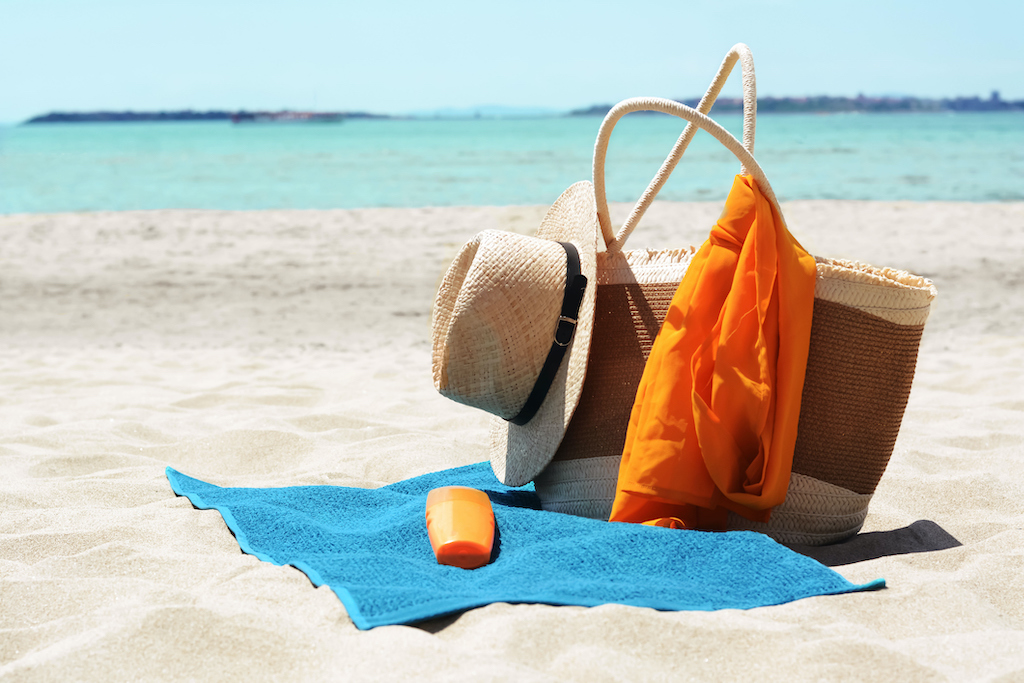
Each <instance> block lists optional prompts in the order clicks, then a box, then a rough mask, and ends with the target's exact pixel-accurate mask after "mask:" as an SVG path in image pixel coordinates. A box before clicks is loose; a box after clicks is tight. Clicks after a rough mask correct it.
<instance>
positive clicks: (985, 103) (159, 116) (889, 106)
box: [25, 90, 1024, 124]
mask: <svg viewBox="0 0 1024 683" xmlns="http://www.w3.org/2000/svg"><path fill="white" fill-rule="evenodd" d="M677 101H678V102H681V103H683V104H686V105H689V106H691V107H696V106H697V103H698V102H699V101H700V100H699V98H691V99H685V100H677ZM611 108H612V105H610V104H595V105H593V106H591V107H586V108H583V109H573V110H572V111H570V112H569V113H568V116H604V115H605V114H607V113H608V111H609V110H610V109H611ZM742 110H743V100H742V99H740V98H738V97H720V98H719V99H718V100H717V101H716V102H715V107H714V111H715V112H716V113H728V112H739V111H742ZM757 111H758V113H759V114H768V113H779V114H797V113H841V112H863V113H892V112H942V111H954V112H975V111H1024V100H1017V101H1008V100H1004V99H1002V98H1000V97H999V91H998V90H994V91H992V94H991V95H990V96H989V97H988V99H982V98H980V97H954V98H947V99H939V100H934V99H921V98H917V97H865V96H864V95H858V96H857V97H828V96H820V97H759V98H758V99H757ZM393 118H410V117H407V116H401V117H398V116H389V115H387V114H371V113H368V112H361V111H350V112H304V111H292V110H283V111H275V112H270V111H244V110H243V111H222V110H215V111H193V110H191V109H185V110H181V111H155V112H136V111H93V112H60V111H57V112H51V113H49V114H44V115H43V116H36V117H34V118H31V119H29V120H28V121H26V122H25V123H32V124H35V123H102V122H133V121H233V122H235V123H246V122H273V123H282V122H310V123H312V122H327V123H337V122H340V121H344V120H346V119H393ZM413 118H416V117H413ZM430 118H445V117H438V116H433V117H430ZM459 118H461V117H459ZM476 118H481V116H480V115H477V116H476ZM483 118H490V117H483ZM526 118H546V116H541V115H537V114H533V115H531V116H527V117H526Z"/></svg>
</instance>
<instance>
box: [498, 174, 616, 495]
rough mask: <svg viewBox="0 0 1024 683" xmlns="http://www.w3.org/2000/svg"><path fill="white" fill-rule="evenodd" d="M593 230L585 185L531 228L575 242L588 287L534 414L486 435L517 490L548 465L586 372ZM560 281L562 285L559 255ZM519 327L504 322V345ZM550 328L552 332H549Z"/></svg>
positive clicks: (590, 194)
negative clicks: (563, 354) (555, 370)
mask: <svg viewBox="0 0 1024 683" xmlns="http://www.w3.org/2000/svg"><path fill="white" fill-rule="evenodd" d="M599 231H600V228H599V227H598V223H597V207H596V205H595V203H594V186H593V185H591V184H590V183H588V182H586V181H582V182H579V183H576V184H575V185H573V186H572V187H570V188H569V189H568V190H566V191H565V192H563V193H562V196H561V197H559V198H558V200H557V201H556V202H555V203H554V205H552V207H551V208H550V209H549V210H548V213H547V215H546V216H545V217H544V220H543V221H542V222H541V225H540V228H538V230H537V238H539V239H542V240H558V241H571V242H573V243H574V244H576V246H577V248H578V249H579V252H580V269H581V271H582V273H583V274H584V275H585V276H586V277H587V283H588V284H587V288H586V292H585V293H584V295H583V302H582V304H581V305H580V312H579V318H578V322H577V324H576V332H575V334H574V335H573V338H572V342H571V343H570V344H569V348H568V350H567V352H566V357H565V358H564V359H563V360H562V364H561V366H560V367H559V369H558V374H557V375H556V376H555V381H554V383H553V384H552V386H551V389H550V390H549V391H548V394H547V397H546V398H545V399H544V403H543V404H541V407H540V410H538V411H537V414H536V415H534V416H533V419H531V420H530V421H529V422H527V423H526V424H525V425H522V426H519V425H514V424H512V423H510V422H506V421H505V420H502V419H498V418H495V420H494V422H493V426H492V428H491V435H490V441H491V467H492V468H493V469H494V474H495V476H497V477H498V479H499V480H500V481H501V482H502V483H504V484H506V485H508V486H522V485H523V484H525V483H527V482H529V481H530V480H532V479H533V478H534V477H536V476H537V475H538V474H539V473H540V471H541V470H543V469H544V467H545V466H546V465H547V464H548V463H549V462H551V458H552V457H553V456H554V454H555V450H556V449H557V448H558V444H559V443H560V442H561V441H562V437H563V436H564V435H565V430H566V428H567V427H568V426H569V423H570V421H571V420H572V416H573V413H574V411H575V410H576V406H577V405H578V403H579V399H580V394H581V393H582V391H583V379H584V376H585V375H586V371H587V354H588V353H589V351H590V340H591V334H592V332H593V325H594V304H595V302H596V300H597V287H596V286H595V285H594V283H596V282H597V263H596V254H597V240H598V239H599V236H600V233H599ZM559 248H561V247H559ZM560 279H561V282H562V285H561V286H562V287H564V283H565V260H564V256H563V260H562V272H561V274H560ZM560 291H561V290H560ZM558 310H559V307H555V311H556V314H555V318H556V319H557V311H558ZM524 325H525V323H524V322H523V321H522V320H520V319H519V318H515V317H512V318H509V319H508V325H507V328H506V330H507V332H506V337H505V343H510V342H511V338H512V337H514V336H517V335H519V334H521V333H522V332H523V327H524ZM551 329H552V331H553V329H554V328H553V327H552V328H551ZM552 339H553V335H552V336H549V337H547V342H546V344H547V346H550V344H551V340H552ZM541 362H543V357H542V358H541ZM534 377H535V378H536V374H535V375H534Z"/></svg>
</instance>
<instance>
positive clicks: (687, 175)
mask: <svg viewBox="0 0 1024 683" xmlns="http://www.w3.org/2000/svg"><path fill="white" fill-rule="evenodd" d="M716 118H717V119H718V120H719V121H720V122H721V123H722V124H723V125H725V126H726V127H727V128H729V129H730V130H731V131H733V133H734V134H736V135H739V132H740V126H741V120H740V117H739V115H728V116H726V115H719V116H716ZM600 122H601V119H600V118H596V117H576V118H570V117H566V118H548V119H518V120H502V119H473V120H349V121H345V122H344V123H341V124H242V125H235V124H231V123H227V122H223V123H222V122H210V123H152V124H150V123H121V124H117V123H111V124H105V123H92V124H47V125H33V126H24V125H21V126H2V127H0V213H22V212H29V213H35V212H60V211H100V210H125V209H161V208H199V209H278V208H285V209H312V208H315V209H326V208H357V207H382V206H383V207H415V206H454V205H508V204H549V203H551V202H552V201H553V200H554V199H555V198H556V197H557V196H558V195H559V194H560V193H561V191H562V190H564V189H565V188H566V187H568V186H569V185H571V184H572V183H574V182H576V181H578V180H585V179H590V176H591V161H592V159H591V155H592V151H593V144H594V138H595V137H596V135H597V129H598V126H599V125H600ZM684 125H685V124H684V122H682V121H680V120H679V119H675V118H671V117H667V116H661V115H646V116H644V115H639V116H637V115H634V116H632V117H626V118H625V119H624V120H623V121H622V122H620V124H619V126H618V127H617V128H616V130H615V134H614V135H613V136H612V144H611V151H610V153H609V159H608V169H609V177H608V188H609V197H610V199H612V200H613V201H634V200H635V199H636V198H637V196H639V194H640V192H641V191H642V190H643V188H644V187H646V185H647V182H648V181H649V179H650V178H651V176H652V175H653V174H654V172H655V171H656V170H657V168H658V166H659V165H660V163H661V160H662V159H663V158H664V156H665V154H667V152H668V150H669V149H670V148H671V146H672V143H673V142H674V140H675V138H676V137H677V136H678V134H679V132H680V131H681V130H682V127H683V126H684ZM755 153H756V156H757V158H758V160H759V161H760V163H761V165H762V166H763V167H764V169H765V171H766V172H767V174H768V177H769V178H770V179H771V181H772V184H773V186H774V188H775V190H776V193H777V194H778V195H779V196H780V198H781V199H783V200H789V199H878V200H904V199H905V200H959V201H1010V200H1016V201H1019V200H1024V182H1022V180H1021V179H1022V178H1024V113H1019V112H1016V113H1015V112H1005V113H965V114H953V113H928V114H838V115H814V114H792V115H762V116H761V117H760V118H759V120H758V127H757V144H756V150H755ZM737 168H738V166H737V163H736V162H735V161H734V160H733V159H732V157H731V155H730V153H729V152H728V151H726V150H725V149H724V148H722V147H721V146H720V145H719V144H718V143H717V142H716V141H714V140H713V139H712V138H711V137H710V136H708V135H706V134H704V133H699V134H698V136H697V138H696V139H695V140H694V142H693V144H692V145H691V146H690V149H689V150H688V152H687V154H686V156H685V157H684V159H683V162H682V163H681V164H680V165H679V167H678V168H677V169H676V172H675V174H674V175H673V177H672V179H671V180H670V181H669V183H668V185H667V186H666V188H665V190H664V191H663V192H662V194H661V197H663V198H666V199H673V200H719V199H722V198H724V197H725V195H726V193H727V192H728V190H729V187H730V185H731V182H732V176H733V174H734V173H735V172H736V170H737Z"/></svg>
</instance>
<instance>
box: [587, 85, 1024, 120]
mask: <svg viewBox="0 0 1024 683" xmlns="http://www.w3.org/2000/svg"><path fill="white" fill-rule="evenodd" d="M677 101H678V102H681V103H682V104H685V105H688V106H690V107H696V106H697V104H698V103H699V102H700V98H696V97H694V98H691V99H686V100H677ZM611 108H612V105H610V104H598V105H594V106H592V107H587V108H586V109H574V110H573V111H571V112H570V115H571V116H604V115H605V114H607V113H608V111H609V110H610V109H611ZM742 110H743V100H742V99H741V98H738V97H720V98H718V100H717V101H716V102H715V107H714V111H716V112H719V113H721V112H739V111H742ZM927 111H1024V100H1017V101H1015V102H1011V101H1007V100H1004V99H1002V98H1000V97H999V91H998V90H994V91H992V94H991V95H990V96H989V98H988V99H981V98H980V97H954V98H947V99H940V100H931V99H921V98H918V97H865V96H864V95H858V96H857V97H828V96H820V97H759V98H757V113H759V114H762V113H779V114H795V113H840V112H864V113H892V112H927Z"/></svg>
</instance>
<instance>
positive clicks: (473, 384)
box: [432, 181, 600, 486]
mask: <svg viewBox="0 0 1024 683" xmlns="http://www.w3.org/2000/svg"><path fill="white" fill-rule="evenodd" d="M599 234H600V227H599V226H598V222H597V208H596V204H595V202H594V188H593V185H591V184H590V183H589V182H585V181H584V182H579V183H576V184H575V185H573V186H572V187H570V188H569V189H568V190H566V191H565V192H564V193H563V194H562V196H561V197H559V198H558V201H556V202H555V204H554V205H553V206H552V207H551V209H549V210H548V213H547V215H546V216H545V217H544V220H543V222H542V223H541V225H540V228H539V229H538V230H537V234H536V236H534V237H528V236H525V235H519V234H516V233H511V232H499V231H496V230H485V231H484V232H481V233H480V234H478V235H477V236H476V237H474V238H473V239H472V240H471V241H470V242H469V243H468V244H466V245H465V246H464V247H463V248H462V251H460V252H459V255H458V256H457V257H456V258H455V261H454V263H452V265H451V267H450V268H449V269H448V272H446V273H445V276H444V279H443V281H442V282H441V287H440V288H439V289H438V292H437V299H436V301H435V302H434V317H433V323H432V338H433V373H434V386H435V388H437V390H438V391H440V392H441V394H443V395H444V396H447V397H448V398H450V399H452V400H454V401H458V402H459V403H464V404H466V405H469V406H473V407H474V408H480V409H481V410H486V411H487V412H489V413H491V414H493V415H496V416H497V417H498V418H500V419H497V420H495V425H494V427H493V429H492V431H491V466H492V467H493V469H494V474H495V475H496V476H497V477H498V479H499V480H501V481H502V482H503V483H505V484H507V485H509V486H521V485H523V484H525V483H527V482H528V481H530V480H531V479H533V478H534V477H535V476H536V475H537V474H538V473H539V472H540V471H541V470H542V469H544V467H545V466H546V465H547V464H548V463H549V462H550V461H551V458H552V457H553V456H554V454H555V451H556V450H557V449H558V445H559V443H561V441H562V437H563V436H564V435H565V429H566V427H567V426H568V425H569V420H571V419H572V414H573V411H575V410H576V405H577V404H578V403H579V400H580V393H581V392H582V390H583V377H584V374H585V373H586V369H587V354H588V353H589V351H590V338H591V332H592V331H593V326H594V302H595V300H596V292H597V278H596V275H597V240H598V235H599ZM577 306H578V310H577Z"/></svg>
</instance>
